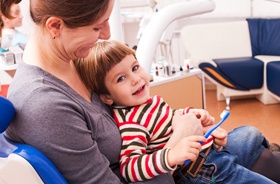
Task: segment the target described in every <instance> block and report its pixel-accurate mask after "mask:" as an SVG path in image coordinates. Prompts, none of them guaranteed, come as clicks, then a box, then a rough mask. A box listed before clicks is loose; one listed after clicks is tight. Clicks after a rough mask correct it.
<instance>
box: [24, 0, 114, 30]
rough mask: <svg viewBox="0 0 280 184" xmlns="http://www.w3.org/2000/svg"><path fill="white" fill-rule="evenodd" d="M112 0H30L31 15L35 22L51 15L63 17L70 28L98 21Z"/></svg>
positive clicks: (44, 19) (39, 21)
mask: <svg viewBox="0 0 280 184" xmlns="http://www.w3.org/2000/svg"><path fill="white" fill-rule="evenodd" d="M110 1H111V0H30V15H31V18H32V19H33V21H34V23H35V24H41V25H42V24H44V23H45V22H46V21H47V19H48V18H49V17H51V16H53V17H58V18H61V19H62V20H63V21H64V23H65V25H66V26H67V27H68V28H77V27H82V26H88V25H90V24H92V23H94V22H96V21H98V20H99V19H100V18H101V17H102V16H103V15H104V13H105V12H106V11H107V9H108V7H109V2H110Z"/></svg>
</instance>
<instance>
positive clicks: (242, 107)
mask: <svg viewBox="0 0 280 184" xmlns="http://www.w3.org/2000/svg"><path fill="white" fill-rule="evenodd" d="M225 107H226V105H225V101H217V99H216V90H206V109H207V110H208V111H209V112H210V114H211V115H212V116H214V117H215V119H216V121H217V122H218V121H219V120H220V117H219V116H220V113H221V112H222V111H223V110H224V109H225ZM243 125H252V126H255V127H257V128H258V129H259V130H261V132H262V133H263V135H264V136H265V137H266V138H267V139H268V140H269V141H270V142H275V143H278V144H280V133H279V132H280V103H279V104H273V105H264V104H262V103H261V102H259V101H258V100H257V99H255V98H250V99H234V100H231V109H230V116H229V117H228V119H227V120H226V121H225V122H224V123H223V124H222V127H223V128H224V129H226V130H227V131H230V130H232V129H234V128H235V127H238V126H243Z"/></svg>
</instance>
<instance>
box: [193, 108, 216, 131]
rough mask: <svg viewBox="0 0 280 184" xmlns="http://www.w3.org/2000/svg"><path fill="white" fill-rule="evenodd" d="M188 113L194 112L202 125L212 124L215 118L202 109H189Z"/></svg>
mask: <svg viewBox="0 0 280 184" xmlns="http://www.w3.org/2000/svg"><path fill="white" fill-rule="evenodd" d="M189 113H193V114H195V116H196V117H197V119H199V120H200V121H201V125H202V126H203V127H207V126H211V125H213V124H214V121H215V118H214V117H213V116H211V115H210V114H209V112H208V111H206V110H204V109H190V110H189Z"/></svg>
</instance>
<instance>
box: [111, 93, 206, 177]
mask: <svg viewBox="0 0 280 184" xmlns="http://www.w3.org/2000/svg"><path fill="white" fill-rule="evenodd" d="M187 109H189V108H187ZM174 112H175V110H172V109H171V107H170V106H169V105H168V104H167V103H166V102H164V101H163V99H162V98H161V97H160V96H154V97H153V98H150V99H149V100H148V101H147V102H146V103H145V104H142V105H139V106H135V107H122V108H117V107H114V110H113V116H114V119H115V121H116V123H117V125H118V127H119V129H120V133H121V137H122V149H121V153H120V164H121V166H120V172H121V174H122V175H123V177H124V178H125V179H126V180H127V181H128V182H137V181H143V180H147V179H151V178H153V177H155V176H157V175H160V174H163V173H167V172H170V171H172V170H174V169H175V168H171V167H170V166H169V165H168V162H167V158H166V156H167V155H166V153H167V151H168V149H166V148H165V149H163V147H164V146H165V144H166V142H167V141H168V140H169V138H170V136H171V134H172V127H171V122H172V118H173V115H174ZM207 147H208V146H207Z"/></svg>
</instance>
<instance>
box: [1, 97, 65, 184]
mask: <svg viewBox="0 0 280 184" xmlns="http://www.w3.org/2000/svg"><path fill="white" fill-rule="evenodd" d="M14 115H15V108H14V106H13V104H12V103H11V102H10V101H9V100H8V99H6V98H4V97H2V96H0V173H1V174H0V183H3V184H14V183H34V184H40V183H45V184H54V183H59V184H66V183H67V181H66V180H65V179H64V177H63V176H62V175H61V173H60V172H59V171H58V170H57V168H56V167H55V166H54V165H53V163H52V162H51V161H50V160H49V159H48V158H47V157H46V156H45V155H44V154H43V153H42V152H40V151H39V150H37V149H35V148H34V147H32V146H29V145H26V144H20V143H16V142H13V141H11V140H9V139H8V138H7V137H6V136H5V135H4V133H3V132H4V131H5V130H6V128H7V127H8V126H9V124H10V123H11V121H12V119H13V117H14Z"/></svg>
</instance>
